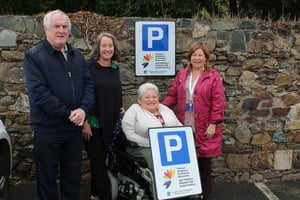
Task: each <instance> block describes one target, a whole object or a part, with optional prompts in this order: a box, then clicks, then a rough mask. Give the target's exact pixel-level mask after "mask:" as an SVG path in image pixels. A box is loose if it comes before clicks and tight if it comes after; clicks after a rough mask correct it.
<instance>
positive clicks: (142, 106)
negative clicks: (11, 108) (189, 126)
mask: <svg viewBox="0 0 300 200" xmlns="http://www.w3.org/2000/svg"><path fill="white" fill-rule="evenodd" d="M181 125H182V124H181V123H180V122H179V120H178V119H177V117H176V115H175V114H174V112H173V111H172V110H171V109H170V108H168V107H167V106H165V105H163V104H161V103H159V92H158V88H157V86H156V85H154V84H153V83H144V84H142V85H141V86H140V87H139V89H138V104H133V105H131V106H130V107H129V108H128V110H127V111H126V112H125V115H124V117H123V120H122V130H123V132H124V133H125V136H126V138H127V139H128V140H129V141H131V142H135V143H136V144H137V145H138V147H134V148H132V147H127V151H128V153H129V154H131V155H133V156H137V157H144V158H145V160H146V162H147V165H148V168H149V169H150V170H151V171H152V172H153V162H152V156H151V150H150V142H149V136H148V128H151V127H163V126H181Z"/></svg>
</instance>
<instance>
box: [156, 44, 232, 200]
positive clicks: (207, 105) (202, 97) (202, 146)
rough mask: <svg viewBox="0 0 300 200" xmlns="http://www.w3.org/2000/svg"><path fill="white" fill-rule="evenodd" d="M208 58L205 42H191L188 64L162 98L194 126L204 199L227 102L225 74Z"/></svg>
mask: <svg viewBox="0 0 300 200" xmlns="http://www.w3.org/2000/svg"><path fill="white" fill-rule="evenodd" d="M208 60H209V53H208V52H207V51H206V50H205V49H204V48H203V45H202V44H201V43H198V42H197V43H194V44H192V46H191V48H190V49H189V51H188V65H187V66H186V67H185V68H184V69H181V70H180V71H179V72H178V73H177V75H176V77H175V79H174V81H173V82H172V84H171V86H170V89H169V91H168V94H167V96H166V98H165V99H164V100H163V101H162V103H163V104H164V105H166V106H168V107H170V108H174V107H175V106H177V117H178V119H179V120H180V122H181V123H183V124H184V125H191V126H192V127H193V130H194V133H195V143H196V147H197V156H198V163H199V168H200V174H201V183H202V190H203V193H202V199H204V198H205V196H207V195H208V194H209V193H210V192H211V190H212V186H211V179H212V178H211V158H212V157H216V156H219V155H221V153H222V130H221V123H222V122H223V119H224V110H225V105H226V102H225V96H224V87H223V83H222V78H221V77H220V75H219V73H218V72H217V71H216V70H215V69H214V68H213V67H212V66H210V65H209V62H208Z"/></svg>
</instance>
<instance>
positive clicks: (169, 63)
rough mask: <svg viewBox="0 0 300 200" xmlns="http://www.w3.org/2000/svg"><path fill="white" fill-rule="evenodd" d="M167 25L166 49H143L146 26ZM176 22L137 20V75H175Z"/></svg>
mask: <svg viewBox="0 0 300 200" xmlns="http://www.w3.org/2000/svg"><path fill="white" fill-rule="evenodd" d="M155 25H157V26H158V27H159V26H167V27H168V28H167V30H168V34H167V35H166V37H167V41H168V42H167V43H168V46H167V47H166V48H167V50H166V51H158V50H143V47H142V45H143V42H146V41H147V42H148V40H143V27H144V26H155ZM175 35H176V30H175V22H174V21H137V22H135V75H136V76H174V75H175V60H176V58H175V56H176V52H175V47H176V44H175Z"/></svg>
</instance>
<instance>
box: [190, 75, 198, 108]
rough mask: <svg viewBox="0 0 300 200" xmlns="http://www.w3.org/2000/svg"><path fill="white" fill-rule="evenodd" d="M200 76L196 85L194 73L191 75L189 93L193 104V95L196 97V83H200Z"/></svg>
mask: <svg viewBox="0 0 300 200" xmlns="http://www.w3.org/2000/svg"><path fill="white" fill-rule="evenodd" d="M199 76H200V75H198V76H197V78H196V79H195V81H194V83H193V73H191V75H190V80H189V92H190V100H191V102H193V95H194V90H195V86H196V83H197V81H198V78H199Z"/></svg>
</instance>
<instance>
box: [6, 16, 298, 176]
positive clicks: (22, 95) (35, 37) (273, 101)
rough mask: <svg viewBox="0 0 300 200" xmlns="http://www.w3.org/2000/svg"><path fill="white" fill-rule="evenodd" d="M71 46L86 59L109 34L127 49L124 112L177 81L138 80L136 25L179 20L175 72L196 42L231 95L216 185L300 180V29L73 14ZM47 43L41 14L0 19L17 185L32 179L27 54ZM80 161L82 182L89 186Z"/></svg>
mask: <svg viewBox="0 0 300 200" xmlns="http://www.w3.org/2000/svg"><path fill="white" fill-rule="evenodd" d="M70 18H71V20H72V22H73V27H72V37H71V38H70V43H72V44H73V46H75V47H77V48H79V49H80V50H82V52H83V53H84V54H85V55H87V54H88V53H89V51H90V47H91V45H92V44H93V42H92V41H93V40H94V39H95V36H96V35H97V34H98V33H100V32H102V31H108V32H111V33H113V34H115V35H116V37H117V38H118V39H119V41H120V47H121V49H122V55H121V59H120V60H119V65H120V67H121V76H122V81H123V93H124V106H125V107H126V108H127V107H128V106H129V105H131V103H133V102H135V101H136V89H137V87H138V86H139V85H140V84H141V83H143V82H145V81H151V82H154V83H156V84H157V85H158V86H159V89H160V91H161V98H163V97H164V96H165V94H166V92H167V89H168V87H169V84H170V83H171V81H172V78H173V77H140V76H139V77H137V76H135V57H134V56H135V55H134V53H135V38H134V35H135V30H134V24H135V22H136V21H139V20H174V21H175V22H176V69H177V70H178V69H180V68H182V67H183V66H184V65H185V64H186V62H187V60H186V53H187V49H188V47H189V44H191V43H192V42H194V41H202V42H203V43H204V45H205V47H206V48H207V49H208V50H209V52H210V56H211V60H210V61H211V63H212V64H214V65H215V67H216V69H217V70H218V71H219V72H220V73H221V75H222V77H223V79H224V85H225V89H226V100H227V108H226V118H225V122H224V124H223V129H224V132H223V133H224V134H223V155H222V156H220V157H218V158H215V159H213V175H214V178H215V179H221V180H228V181H248V180H252V181H263V180H268V181H277V180H296V179H297V180H300V90H299V87H300V75H299V74H300V23H299V22H276V23H272V22H264V21H254V20H253V21H252V20H249V19H248V20H241V19H214V20H205V21H201V20H197V19H153V18H151V19H150V18H149V19H146V18H125V17H124V18H112V17H106V16H102V15H98V14H95V13H90V12H79V13H73V14H70ZM43 38H44V33H43V27H42V16H0V116H1V119H2V120H3V122H4V123H5V126H6V128H7V130H8V132H9V134H10V136H11V139H12V144H13V169H12V179H13V180H14V181H15V182H21V181H30V180H34V162H33V155H32V148H33V144H32V138H33V132H32V129H31V124H30V119H29V106H28V97H27V94H26V88H25V83H24V76H23V68H22V60H23V57H24V52H25V51H26V50H27V49H28V48H30V47H31V46H32V45H34V44H37V43H38V42H40V41H41V40H42V39H43ZM88 166H89V165H88V160H87V158H86V154H85V153H84V155H83V173H82V180H83V181H86V180H88V178H89V177H88V173H87V172H88V170H89V167H88Z"/></svg>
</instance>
